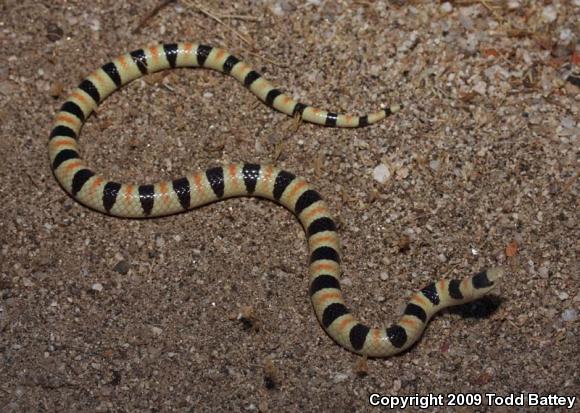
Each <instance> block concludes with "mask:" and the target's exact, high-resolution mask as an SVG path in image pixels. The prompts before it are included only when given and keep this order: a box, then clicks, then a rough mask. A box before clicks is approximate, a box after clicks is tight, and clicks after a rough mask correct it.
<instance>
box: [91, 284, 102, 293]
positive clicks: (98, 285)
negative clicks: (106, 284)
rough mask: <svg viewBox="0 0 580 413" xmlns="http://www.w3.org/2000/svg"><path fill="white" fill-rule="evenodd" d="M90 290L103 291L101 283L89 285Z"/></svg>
mask: <svg viewBox="0 0 580 413" xmlns="http://www.w3.org/2000/svg"><path fill="white" fill-rule="evenodd" d="M91 290H93V291H98V292H101V291H103V284H101V283H94V284H93V285H91Z"/></svg>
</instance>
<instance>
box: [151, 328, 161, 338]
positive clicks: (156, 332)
mask: <svg viewBox="0 0 580 413" xmlns="http://www.w3.org/2000/svg"><path fill="white" fill-rule="evenodd" d="M151 332H153V334H155V335H156V336H160V335H161V333H163V330H162V329H160V328H159V327H151Z"/></svg>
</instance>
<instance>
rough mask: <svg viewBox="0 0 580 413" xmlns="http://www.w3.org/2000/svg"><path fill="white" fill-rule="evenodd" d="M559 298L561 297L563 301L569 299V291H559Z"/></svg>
mask: <svg viewBox="0 0 580 413" xmlns="http://www.w3.org/2000/svg"><path fill="white" fill-rule="evenodd" d="M558 298H559V299H560V300H561V301H565V300H567V299H568V298H570V296H569V295H568V293H567V292H565V291H561V292H559V293H558Z"/></svg>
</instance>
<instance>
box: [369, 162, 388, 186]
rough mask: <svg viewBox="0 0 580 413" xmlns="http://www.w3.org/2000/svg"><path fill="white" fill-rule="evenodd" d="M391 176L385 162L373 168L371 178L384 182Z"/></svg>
mask: <svg viewBox="0 0 580 413" xmlns="http://www.w3.org/2000/svg"><path fill="white" fill-rule="evenodd" d="M390 177H391V171H389V168H388V167H387V165H385V164H382V163H381V164H379V165H377V166H375V169H373V178H374V180H375V181H377V182H379V183H381V184H384V183H385V182H387V180H388V179H389V178H390Z"/></svg>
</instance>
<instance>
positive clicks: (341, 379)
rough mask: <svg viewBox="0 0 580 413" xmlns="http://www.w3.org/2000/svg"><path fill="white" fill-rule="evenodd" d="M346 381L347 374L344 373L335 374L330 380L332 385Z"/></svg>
mask: <svg viewBox="0 0 580 413" xmlns="http://www.w3.org/2000/svg"><path fill="white" fill-rule="evenodd" d="M346 380H348V374H345V373H337V374H335V376H334V377H333V378H332V381H333V382H334V383H342V382H344V381H346Z"/></svg>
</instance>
